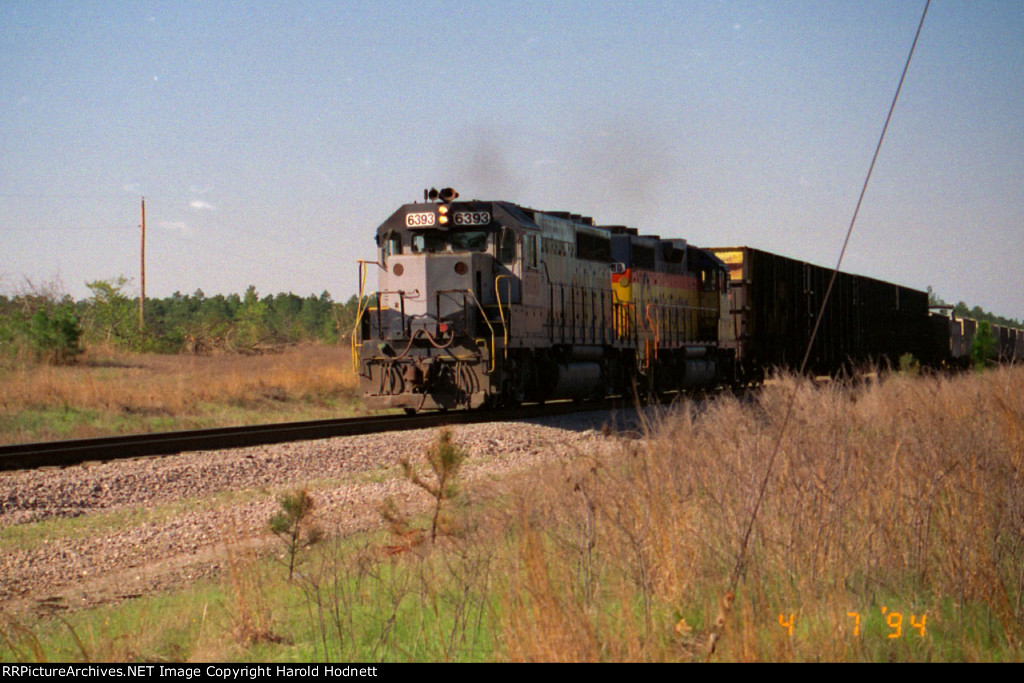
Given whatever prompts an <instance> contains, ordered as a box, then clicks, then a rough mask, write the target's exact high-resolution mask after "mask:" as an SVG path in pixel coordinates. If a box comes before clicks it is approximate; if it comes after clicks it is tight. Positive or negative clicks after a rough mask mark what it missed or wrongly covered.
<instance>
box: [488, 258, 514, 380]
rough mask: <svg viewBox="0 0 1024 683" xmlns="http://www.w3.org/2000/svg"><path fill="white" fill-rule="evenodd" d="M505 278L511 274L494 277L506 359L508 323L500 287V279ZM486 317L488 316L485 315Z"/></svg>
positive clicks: (510, 290)
mask: <svg viewBox="0 0 1024 683" xmlns="http://www.w3.org/2000/svg"><path fill="white" fill-rule="evenodd" d="M502 278H505V279H506V280H509V279H511V277H510V276H509V275H499V276H497V277H496V278H494V298H495V299H497V300H498V315H499V316H500V317H501V329H502V330H503V341H504V348H503V349H502V350H503V352H504V355H505V359H506V360H507V359H508V323H507V322H505V311H504V310H502V307H501V289H500V288H499V287H498V280H501V279H502ZM508 293H509V304H511V303H512V301H511V298H512V288H511V287H509V291H508ZM511 314H512V310H511V309H509V315H510V316H511ZM484 317H485V318H486V316H484Z"/></svg>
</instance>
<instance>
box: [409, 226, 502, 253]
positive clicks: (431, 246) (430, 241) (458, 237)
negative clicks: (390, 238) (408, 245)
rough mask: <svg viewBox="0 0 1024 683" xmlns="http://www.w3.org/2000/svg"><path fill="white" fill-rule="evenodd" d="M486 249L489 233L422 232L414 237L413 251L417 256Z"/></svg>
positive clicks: (473, 231) (459, 231) (464, 231)
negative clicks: (425, 253)
mask: <svg viewBox="0 0 1024 683" xmlns="http://www.w3.org/2000/svg"><path fill="white" fill-rule="evenodd" d="M486 249H487V232H486V231H484V230H456V231H441V230H420V231H417V232H415V233H414V234H413V236H412V251H413V253H415V254H422V253H424V252H427V253H434V252H440V251H485V250H486Z"/></svg>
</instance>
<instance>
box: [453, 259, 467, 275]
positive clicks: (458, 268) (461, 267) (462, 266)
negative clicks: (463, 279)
mask: <svg viewBox="0 0 1024 683" xmlns="http://www.w3.org/2000/svg"><path fill="white" fill-rule="evenodd" d="M455 272H456V273H457V274H458V275H465V274H466V273H468V272H469V266H467V265H466V263H465V261H459V262H458V263H456V264H455Z"/></svg>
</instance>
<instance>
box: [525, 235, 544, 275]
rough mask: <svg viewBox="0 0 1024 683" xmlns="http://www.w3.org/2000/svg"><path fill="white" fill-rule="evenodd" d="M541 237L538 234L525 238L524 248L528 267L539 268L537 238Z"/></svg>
mask: <svg viewBox="0 0 1024 683" xmlns="http://www.w3.org/2000/svg"><path fill="white" fill-rule="evenodd" d="M538 239H539V238H538V237H537V236H536V235H527V236H526V237H524V238H523V249H524V251H525V258H526V267H527V268H539V267H540V264H539V262H538V252H539V251H540V250H539V249H538V248H537V240H538Z"/></svg>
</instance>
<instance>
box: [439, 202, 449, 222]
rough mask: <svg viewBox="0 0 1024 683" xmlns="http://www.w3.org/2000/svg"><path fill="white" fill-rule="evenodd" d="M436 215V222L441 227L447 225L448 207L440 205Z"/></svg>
mask: <svg viewBox="0 0 1024 683" xmlns="http://www.w3.org/2000/svg"><path fill="white" fill-rule="evenodd" d="M437 213H438V216H437V222H438V223H440V224H441V225H447V224H448V207H447V206H445V205H444V204H442V205H441V206H439V207H437Z"/></svg>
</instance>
